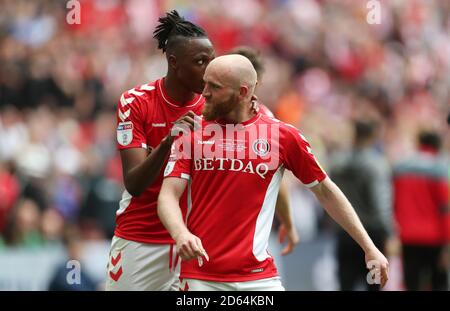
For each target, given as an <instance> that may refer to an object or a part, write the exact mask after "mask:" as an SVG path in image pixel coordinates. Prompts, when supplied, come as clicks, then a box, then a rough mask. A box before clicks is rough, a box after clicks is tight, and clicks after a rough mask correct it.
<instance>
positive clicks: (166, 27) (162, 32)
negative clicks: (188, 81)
mask: <svg viewBox="0 0 450 311" xmlns="http://www.w3.org/2000/svg"><path fill="white" fill-rule="evenodd" d="M158 21H159V25H158V26H157V27H156V29H155V31H154V32H153V38H155V39H156V40H158V49H161V50H162V51H163V52H166V50H167V45H168V43H169V40H170V38H172V37H174V36H183V37H206V36H207V35H206V32H205V30H203V29H202V28H201V27H200V26H197V25H195V24H194V23H191V22H190V21H187V20H185V19H184V18H183V17H181V16H180V14H178V12H177V11H176V10H173V11H171V12H167V13H166V16H165V17H160V18H159V20H158Z"/></svg>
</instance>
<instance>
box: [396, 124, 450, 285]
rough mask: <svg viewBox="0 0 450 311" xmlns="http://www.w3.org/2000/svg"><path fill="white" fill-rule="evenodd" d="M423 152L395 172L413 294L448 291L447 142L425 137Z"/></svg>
mask: <svg viewBox="0 0 450 311" xmlns="http://www.w3.org/2000/svg"><path fill="white" fill-rule="evenodd" d="M417 147H418V150H417V152H416V153H415V154H414V155H412V156H410V157H407V158H405V159H404V160H402V161H399V162H398V163H397V164H396V166H395V169H394V190H395V191H394V193H395V199H394V206H395V218H396V221H397V224H398V231H399V235H400V239H401V243H402V252H403V273H404V281H405V285H406V289H407V290H448V270H449V267H450V206H449V182H448V172H449V167H448V163H446V161H444V159H443V158H442V156H441V154H440V149H441V138H440V137H439V135H438V134H437V133H435V132H433V131H423V132H420V134H419V136H418V146H417Z"/></svg>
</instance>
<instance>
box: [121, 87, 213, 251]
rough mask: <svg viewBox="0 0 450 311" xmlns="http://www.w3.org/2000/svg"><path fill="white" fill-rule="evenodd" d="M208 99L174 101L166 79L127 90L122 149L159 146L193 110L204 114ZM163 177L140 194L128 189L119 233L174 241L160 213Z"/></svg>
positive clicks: (126, 236)
mask: <svg viewBox="0 0 450 311" xmlns="http://www.w3.org/2000/svg"><path fill="white" fill-rule="evenodd" d="M204 101H205V100H204V98H203V97H202V96H201V95H197V96H195V98H193V99H192V100H191V101H189V102H188V103H184V104H183V105H182V103H178V102H176V101H174V100H173V99H171V98H170V97H169V96H168V95H167V93H166V91H165V89H164V83H163V79H159V80H157V81H154V82H152V83H149V84H144V85H142V86H140V87H136V88H134V89H131V90H129V91H127V92H125V93H123V94H122V96H121V98H120V101H119V103H118V107H117V146H118V149H119V150H122V149H127V148H144V149H148V150H151V149H152V148H155V147H157V146H158V145H159V143H160V142H161V140H162V139H163V138H164V137H165V136H166V135H167V134H168V133H169V131H170V129H171V128H172V125H173V124H172V122H174V121H176V120H177V119H179V118H180V117H181V116H182V115H184V114H185V113H186V112H188V111H189V110H192V111H193V112H194V113H195V114H201V111H202V109H203V104H204ZM162 180H163V170H161V172H160V176H159V177H158V179H157V180H156V181H155V182H154V183H153V184H152V185H150V186H149V187H148V188H147V189H146V190H145V191H144V193H142V194H141V195H140V196H139V197H133V196H131V195H130V194H129V193H128V192H127V191H124V193H123V195H122V200H121V201H120V207H119V210H118V211H117V217H116V230H115V235H116V236H118V237H120V238H123V239H127V240H131V241H136V242H143V243H172V242H173V240H172V238H171V237H170V235H169V233H168V232H167V230H166V229H165V228H164V226H163V225H162V223H161V222H160V220H159V218H158V215H157V201H158V194H159V191H160V189H161V184H162ZM182 205H185V204H182Z"/></svg>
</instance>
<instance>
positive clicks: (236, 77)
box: [205, 54, 257, 96]
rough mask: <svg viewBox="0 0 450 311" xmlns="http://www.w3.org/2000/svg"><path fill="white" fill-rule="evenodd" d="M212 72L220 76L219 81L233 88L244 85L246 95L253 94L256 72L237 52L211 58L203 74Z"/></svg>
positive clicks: (248, 61)
mask: <svg viewBox="0 0 450 311" xmlns="http://www.w3.org/2000/svg"><path fill="white" fill-rule="evenodd" d="M208 71H209V73H214V74H215V75H216V76H220V78H221V82H222V83H223V84H225V85H228V86H230V87H233V88H235V89H238V88H240V87H241V86H246V87H248V89H249V92H248V95H249V96H251V95H253V92H254V90H255V86H256V82H257V74H256V70H255V68H253V65H252V63H251V62H250V60H249V59H248V58H247V57H245V56H242V55H239V54H230V55H224V56H219V57H216V58H215V59H213V60H212V61H211V62H210V63H209V65H208V67H207V68H206V72H205V74H206V73H207V72H208Z"/></svg>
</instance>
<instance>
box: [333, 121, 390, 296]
mask: <svg viewBox="0 0 450 311" xmlns="http://www.w3.org/2000/svg"><path fill="white" fill-rule="evenodd" d="M379 133H380V129H379V128H378V124H377V123H376V122H375V121H371V120H357V121H355V122H354V140H353V147H352V149H351V150H349V151H347V152H342V153H340V154H338V155H336V156H335V157H334V158H332V160H331V163H332V165H331V168H330V170H329V174H330V176H331V179H333V180H334V181H335V183H336V184H337V185H338V186H339V187H340V188H341V190H342V191H343V192H344V194H345V195H346V196H347V198H348V199H349V201H350V203H351V204H352V205H353V207H354V208H355V211H356V212H357V214H358V216H359V217H360V219H361V222H362V223H363V225H364V227H365V228H366V230H367V232H368V233H369V235H370V236H371V238H372V240H373V242H374V243H375V245H376V246H377V247H378V248H379V249H380V250H384V252H385V250H386V245H387V241H388V239H389V238H391V237H393V225H392V200H391V193H392V191H391V170H390V167H389V164H388V161H387V159H386V158H385V157H384V156H383V154H382V153H381V152H380V151H379V150H377V149H376V143H377V142H378V139H379ZM362 258H364V253H363V251H362V250H361V248H360V247H359V245H357V244H356V242H355V241H354V240H353V239H352V238H351V237H350V236H349V235H348V234H347V233H346V232H345V231H343V230H339V232H338V236H337V260H338V276H339V283H340V286H341V290H354V289H356V288H357V286H361V285H363V287H364V288H367V289H369V290H379V286H378V285H376V284H374V285H370V284H369V283H368V282H367V280H366V277H367V269H365V267H364V266H361V265H360V264H359V263H360V262H361V259H362Z"/></svg>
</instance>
